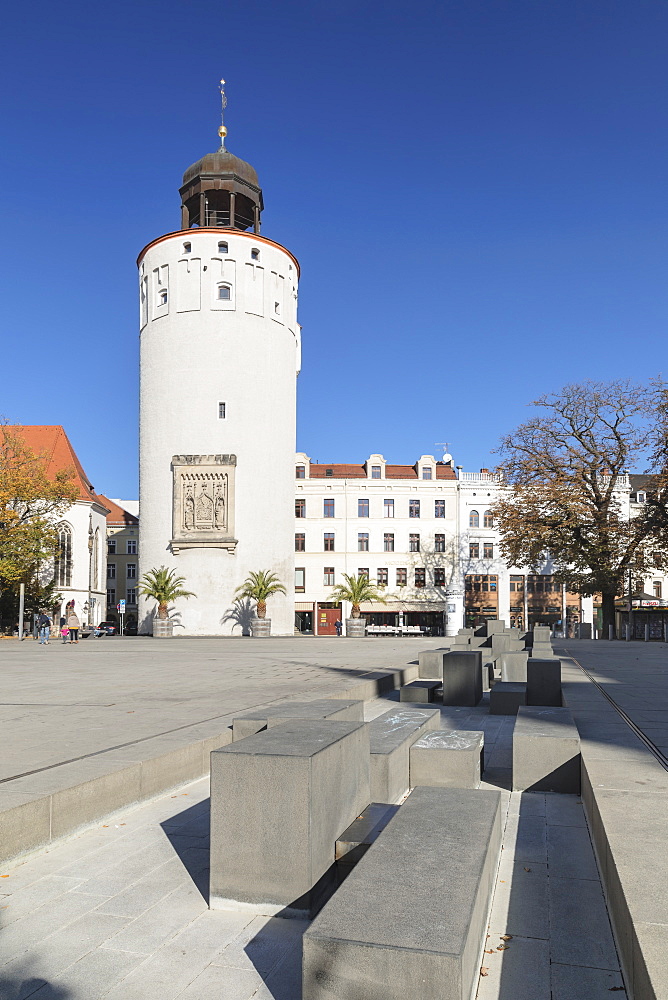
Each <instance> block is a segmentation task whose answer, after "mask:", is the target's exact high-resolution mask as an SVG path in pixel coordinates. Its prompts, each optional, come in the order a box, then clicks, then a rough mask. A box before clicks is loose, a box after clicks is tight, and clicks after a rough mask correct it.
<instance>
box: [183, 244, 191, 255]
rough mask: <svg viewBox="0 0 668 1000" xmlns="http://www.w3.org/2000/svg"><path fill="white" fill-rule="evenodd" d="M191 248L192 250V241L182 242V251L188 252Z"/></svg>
mask: <svg viewBox="0 0 668 1000" xmlns="http://www.w3.org/2000/svg"><path fill="white" fill-rule="evenodd" d="M191 250H192V243H184V244H183V252H184V253H190V252H191Z"/></svg>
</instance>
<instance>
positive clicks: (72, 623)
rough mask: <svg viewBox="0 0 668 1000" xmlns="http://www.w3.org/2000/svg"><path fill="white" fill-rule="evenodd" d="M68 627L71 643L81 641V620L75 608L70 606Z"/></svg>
mask: <svg viewBox="0 0 668 1000" xmlns="http://www.w3.org/2000/svg"><path fill="white" fill-rule="evenodd" d="M67 628H68V629H69V637H70V644H72V643H73V642H78V641H79V629H80V628H81V622H80V621H79V618H78V616H77V614H76V612H75V610H74V608H70V610H69V612H68V615H67Z"/></svg>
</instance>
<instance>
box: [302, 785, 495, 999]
mask: <svg viewBox="0 0 668 1000" xmlns="http://www.w3.org/2000/svg"><path fill="white" fill-rule="evenodd" d="M501 826H502V823H501V794H500V792H496V791H481V790H479V789H478V790H476V791H473V790H471V789H466V788H424V787H421V788H416V789H415V790H414V791H413V792H412V793H411V794H410V795H409V797H408V799H407V800H406V802H405V803H404V805H402V806H401V808H400V809H399V810H398V812H397V814H396V816H395V817H394V819H392V820H391V822H390V823H389V825H388V826H387V828H386V829H385V830H383V832H382V833H381V834H380V836H379V837H378V839H377V840H376V842H375V843H374V844H373V845H372V846H371V847H370V849H369V850H368V852H367V853H366V855H365V856H364V858H362V860H361V861H360V863H359V864H358V865H357V867H356V868H354V870H353V871H352V872H351V874H350V875H349V876H348V878H347V879H346V881H345V882H344V883H343V885H342V886H341V887H340V888H339V890H338V891H337V892H336V894H335V895H334V896H333V897H332V899H330V900H329V902H328V903H327V905H326V906H325V907H324V909H323V910H322V912H321V913H320V914H319V916H318V917H317V918H316V919H315V921H314V922H313V923H312V924H311V926H310V927H309V928H308V930H307V931H306V933H305V935H304V959H303V996H304V997H305V998H308V1000H361V998H362V997H363V998H364V1000H407V998H411V1000H412V998H415V1000H431V998H436V997H438V998H439V1000H470V997H471V996H472V994H473V992H474V987H475V984H476V982H477V979H478V970H479V968H480V964H481V954H482V949H483V943H484V940H485V932H486V929H487V919H488V913H489V907H490V902H491V897H492V890H493V885H494V881H495V877H496V870H497V865H498V860H499V854H500V849H501Z"/></svg>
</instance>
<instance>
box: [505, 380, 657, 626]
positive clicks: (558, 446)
mask: <svg viewBox="0 0 668 1000" xmlns="http://www.w3.org/2000/svg"><path fill="white" fill-rule="evenodd" d="M659 391H660V386H659V383H658V382H657V383H654V384H652V385H649V386H643V385H637V384H634V383H632V382H629V381H625V380H622V381H615V382H609V383H603V382H585V383H583V384H581V385H569V386H566V387H565V388H563V389H562V390H561V391H560V392H559V393H555V394H549V395H545V396H542V397H541V398H540V399H538V400H535V401H534V402H533V403H532V404H531V405H532V406H536V407H539V408H540V409H541V411H542V412H541V414H540V415H539V416H536V417H534V418H533V419H531V420H529V421H527V422H526V423H524V424H522V425H521V426H520V427H518V428H517V429H516V430H515V431H513V433H512V434H509V435H507V436H506V437H504V438H503V439H502V442H501V445H500V447H499V449H498V452H499V453H500V455H501V462H500V464H499V466H498V471H499V472H500V473H501V475H502V477H503V481H504V487H503V488H502V489H501V493H500V497H499V499H498V501H497V502H496V503H495V504H494V506H493V507H492V509H491V513H492V515H493V516H494V518H495V521H496V524H497V527H498V528H499V529H500V531H501V535H502V543H501V551H502V554H503V555H504V556H505V558H506V559H508V561H509V562H511V563H512V564H514V565H517V566H522V565H526V566H528V567H530V568H531V569H533V570H534V571H535V570H536V569H537V568H538V567H539V566H540V565H541V564H542V563H543V562H544V560H545V557H546V555H547V554H549V556H550V557H551V559H552V560H553V562H554V564H555V568H556V572H555V576H556V578H557V580H558V581H559V582H560V583H565V584H566V585H567V586H568V588H569V589H570V590H572V591H575V592H577V593H580V594H585V595H589V594H596V593H600V594H601V597H602V606H603V627H604V630H605V631H606V634H607V626H608V625H613V624H614V620H615V618H614V615H615V597H616V596H618V595H620V594H622V593H624V591H625V578H626V574H627V573H628V571H629V570H632V571H633V575H634V576H635V577H636V578H637V579H641V578H642V577H643V576H644V575H645V574H646V573H647V572H649V571H651V569H653V568H654V567H655V566H656V567H658V566H659V565H661V564H665V562H666V549H665V547H662V548H657V546H659V545H661V540H662V536H663V532H664V530H665V529H664V527H663V525H664V523H665V521H666V518H665V502H664V501H663V500H662V499H661V497H660V495H659V493H660V491H659V493H657V491H656V490H655V491H654V493H653V496H654V502H653V503H651V504H647V505H644V507H643V510H642V511H641V512H640V513H639V515H638V516H636V517H631V516H630V508H629V502H628V498H629V485H628V480H627V474H628V471H629V468H630V467H632V466H633V464H634V463H636V462H637V461H638V460H642V456H643V455H644V454H646V453H647V449H648V444H649V443H650V442H651V440H652V438H653V436H654V438H655V439H656V436H657V434H658V431H657V426H658V420H659V413H658V409H657V399H658V396H657V392H659Z"/></svg>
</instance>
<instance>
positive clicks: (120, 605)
mask: <svg viewBox="0 0 668 1000" xmlns="http://www.w3.org/2000/svg"><path fill="white" fill-rule="evenodd" d="M116 610H117V611H118V613H119V615H120V616H121V635H123V615H124V614H125V601H119V602H118V604H117V605H116Z"/></svg>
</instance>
